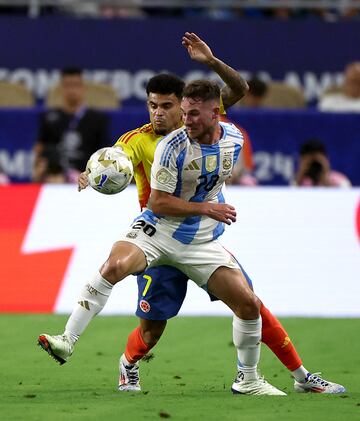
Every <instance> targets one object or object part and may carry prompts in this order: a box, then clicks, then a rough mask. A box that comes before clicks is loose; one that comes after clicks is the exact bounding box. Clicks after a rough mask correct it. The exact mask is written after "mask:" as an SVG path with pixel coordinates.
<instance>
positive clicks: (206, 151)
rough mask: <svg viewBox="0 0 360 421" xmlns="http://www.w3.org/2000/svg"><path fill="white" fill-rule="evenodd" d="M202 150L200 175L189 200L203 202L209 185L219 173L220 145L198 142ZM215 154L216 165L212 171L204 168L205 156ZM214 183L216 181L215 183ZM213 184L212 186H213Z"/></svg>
mask: <svg viewBox="0 0 360 421" xmlns="http://www.w3.org/2000/svg"><path fill="white" fill-rule="evenodd" d="M199 146H200V147H201V152H202V159H201V175H200V177H199V183H198V185H197V187H196V191H195V194H194V196H193V197H192V198H191V199H190V200H189V201H190V202H203V201H204V200H205V197H206V196H207V195H208V194H209V191H210V190H211V189H210V190H208V189H209V186H211V183H212V182H213V181H216V178H214V177H216V176H217V175H218V174H219V168H220V147H219V144H218V143H217V144H215V145H202V144H199ZM213 155H216V167H215V169H214V170H213V171H212V172H209V171H208V170H207V169H206V157H208V156H213ZM215 184H216V183H215ZM215 184H214V185H213V186H212V187H214V186H215Z"/></svg>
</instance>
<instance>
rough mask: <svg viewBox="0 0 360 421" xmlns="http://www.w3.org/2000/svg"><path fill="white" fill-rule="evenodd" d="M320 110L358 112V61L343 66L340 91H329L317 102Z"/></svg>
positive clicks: (359, 81) (359, 93) (359, 79)
mask: <svg viewBox="0 0 360 421" xmlns="http://www.w3.org/2000/svg"><path fill="white" fill-rule="evenodd" d="M319 109H320V110H321V111H342V112H360V61H357V62H353V63H349V64H348V65H347V66H346V68H345V79H344V85H343V86H342V91H341V92H334V93H331V92H329V93H328V94H326V93H325V95H324V96H323V97H322V98H321V100H320V102H319Z"/></svg>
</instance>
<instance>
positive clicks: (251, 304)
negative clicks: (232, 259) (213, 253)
mask: <svg viewBox="0 0 360 421" xmlns="http://www.w3.org/2000/svg"><path fill="white" fill-rule="evenodd" d="M207 286H208V291H209V292H211V293H212V294H214V295H215V296H216V297H217V298H219V299H220V300H221V301H223V302H224V303H225V304H226V305H227V306H228V307H230V309H231V310H232V311H233V312H234V313H235V314H236V316H238V317H240V318H241V319H245V320H254V319H257V318H258V317H259V314H260V300H259V299H258V298H257V297H256V295H255V294H254V292H253V291H252V290H251V288H250V287H249V285H248V283H247V281H246V278H245V276H244V274H243V273H242V271H241V270H240V269H230V268H227V267H225V266H220V267H219V268H218V269H216V271H215V272H214V273H213V274H212V275H211V276H210V279H209V281H208V284H207Z"/></svg>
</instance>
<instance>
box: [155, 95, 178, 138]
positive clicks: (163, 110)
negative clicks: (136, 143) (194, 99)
mask: <svg viewBox="0 0 360 421" xmlns="http://www.w3.org/2000/svg"><path fill="white" fill-rule="evenodd" d="M147 107H148V110H149V115H150V122H151V124H152V126H153V128H154V131H155V133H156V134H158V135H163V136H165V135H167V134H168V133H170V132H172V131H173V130H175V129H177V128H178V127H180V126H181V111H180V100H179V98H177V96H176V95H175V94H168V95H164V94H155V93H152V92H150V94H149V96H148V100H147Z"/></svg>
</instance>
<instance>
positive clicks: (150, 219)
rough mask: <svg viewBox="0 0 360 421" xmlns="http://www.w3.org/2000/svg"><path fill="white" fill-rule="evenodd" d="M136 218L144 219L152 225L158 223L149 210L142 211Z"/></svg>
mask: <svg viewBox="0 0 360 421" xmlns="http://www.w3.org/2000/svg"><path fill="white" fill-rule="evenodd" d="M138 219H144V221H146V222H150V224H152V225H156V224H157V223H158V218H157V217H156V216H155V215H154V213H153V212H152V211H151V210H149V209H148V210H146V211H145V212H143V213H142V214H141V215H140V216H139V218H138Z"/></svg>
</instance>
